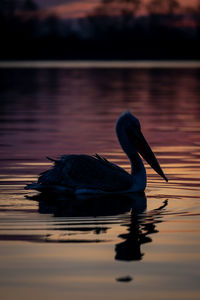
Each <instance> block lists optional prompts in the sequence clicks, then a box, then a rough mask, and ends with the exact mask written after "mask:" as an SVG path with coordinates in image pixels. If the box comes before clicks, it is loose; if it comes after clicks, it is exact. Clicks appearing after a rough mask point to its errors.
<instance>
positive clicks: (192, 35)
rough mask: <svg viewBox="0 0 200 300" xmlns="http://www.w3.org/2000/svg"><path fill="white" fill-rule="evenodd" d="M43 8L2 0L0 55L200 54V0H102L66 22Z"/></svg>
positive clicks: (155, 56)
mask: <svg viewBox="0 0 200 300" xmlns="http://www.w3.org/2000/svg"><path fill="white" fill-rule="evenodd" d="M144 8H145V14H143V15H142V14H138V12H139V11H140V10H141V11H144ZM39 11H40V8H39V7H38V6H37V5H36V4H35V3H34V1H33V0H3V2H2V4H1V5H0V36H1V47H0V49H1V50H0V59H199V58H200V1H199V4H197V6H196V7H193V8H192V7H187V8H186V7H181V5H180V4H179V2H178V1H177V0H149V2H148V3H147V4H146V5H145V7H144V3H143V1H141V0H102V1H101V3H100V4H99V6H97V7H96V9H95V10H94V11H93V12H91V13H90V14H89V15H88V16H85V17H84V18H77V19H66V20H63V19H60V18H58V17H56V16H55V15H51V16H48V17H46V18H41V15H40V14H39V13H38V12H39Z"/></svg>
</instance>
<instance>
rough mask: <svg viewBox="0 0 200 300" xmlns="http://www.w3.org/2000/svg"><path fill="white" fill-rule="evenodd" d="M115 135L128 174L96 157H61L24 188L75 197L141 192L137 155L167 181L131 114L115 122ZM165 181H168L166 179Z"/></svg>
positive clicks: (142, 176) (143, 173)
mask: <svg viewBox="0 0 200 300" xmlns="http://www.w3.org/2000/svg"><path fill="white" fill-rule="evenodd" d="M116 134H117V137H118V140H119V142H120V144H121V147H122V149H123V150H124V152H125V153H126V154H127V156H128V158H129V160H130V163H131V174H129V173H128V172H126V171H125V170H124V169H122V168H121V167H119V166H117V165H115V164H113V163H111V162H109V161H108V160H106V159H105V158H103V157H100V156H99V155H97V154H96V155H95V156H89V155H63V156H62V157H61V159H60V160H55V161H54V162H55V163H54V166H53V167H52V168H51V169H50V170H47V171H45V172H43V173H42V174H41V175H40V177H39V179H38V182H37V183H33V184H29V185H27V187H26V189H36V190H39V191H51V190H55V191H60V192H62V191H70V192H72V193H74V194H119V193H127V192H128V193H130V192H138V191H144V189H145V187H146V171H145V167H144V164H143V161H142V159H141V157H140V155H139V154H138V152H139V153H140V154H141V155H142V156H143V157H144V158H145V159H146V160H147V162H148V163H149V164H150V165H151V166H152V167H153V168H154V169H155V170H156V172H157V173H158V174H160V175H161V176H162V177H163V178H164V179H166V177H165V175H164V173H163V171H162V170H161V168H160V166H159V163H158V161H157V160H156V158H155V156H154V154H153V152H152V151H151V149H150V147H149V145H148V144H147V142H146V141H145V139H144V137H143V135H142V133H141V128H140V123H139V121H138V119H137V118H136V117H134V116H133V115H132V114H131V113H130V112H125V113H124V114H122V115H121V116H120V117H119V119H118V120H117V123H116ZM166 180H167V179H166Z"/></svg>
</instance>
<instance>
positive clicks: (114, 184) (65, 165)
mask: <svg viewBox="0 0 200 300" xmlns="http://www.w3.org/2000/svg"><path fill="white" fill-rule="evenodd" d="M38 184H40V185H41V186H42V185H43V186H52V185H53V186H63V187H66V188H70V189H72V190H73V191H76V190H78V189H92V190H101V191H105V192H119V191H123V190H128V189H129V188H130V187H131V186H132V184H133V178H132V176H131V175H130V174H129V173H127V172H126V171H124V170H123V169H122V168H120V167H118V166H117V165H115V164H113V163H110V162H109V161H107V160H106V159H105V158H102V157H100V156H99V155H96V156H89V155H63V156H62V157H61V159H60V160H57V161H55V163H54V166H53V167H52V168H51V169H50V170H48V171H45V172H43V173H42V174H41V175H40V177H39V179H38Z"/></svg>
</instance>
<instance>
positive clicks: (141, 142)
mask: <svg viewBox="0 0 200 300" xmlns="http://www.w3.org/2000/svg"><path fill="white" fill-rule="evenodd" d="M134 144H135V146H136V148H137V151H138V152H139V153H140V154H141V155H142V157H143V158H144V159H145V160H146V161H147V162H148V164H149V165H150V166H151V167H152V168H153V169H154V170H155V171H156V172H157V173H158V174H159V175H160V176H161V177H162V178H164V179H165V180H166V181H168V179H167V177H166V176H165V174H164V173H163V170H162V169H161V167H160V165H159V162H158V161H157V159H156V157H155V154H154V153H153V151H152V150H151V148H150V146H149V144H148V143H147V141H146V140H145V138H144V136H143V134H142V132H141V131H139V132H137V134H136V140H135V143H134Z"/></svg>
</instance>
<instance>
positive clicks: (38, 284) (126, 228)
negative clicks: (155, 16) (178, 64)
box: [0, 68, 200, 299]
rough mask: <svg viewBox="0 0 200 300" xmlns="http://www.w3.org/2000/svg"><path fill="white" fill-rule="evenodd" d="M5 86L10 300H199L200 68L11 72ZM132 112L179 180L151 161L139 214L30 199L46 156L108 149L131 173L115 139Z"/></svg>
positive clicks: (119, 205) (128, 207) (2, 126)
mask: <svg viewBox="0 0 200 300" xmlns="http://www.w3.org/2000/svg"><path fill="white" fill-rule="evenodd" d="M0 79H1V80H0V82H1V84H0V104H1V110H0V136H1V140H0V159H1V171H0V182H1V194H0V217H1V218H0V244H1V248H0V265H1V271H0V290H1V294H2V295H3V296H4V299H11V298H13V297H14V295H15V298H16V294H17V293H18V294H19V295H20V297H19V298H20V299H27V297H29V299H35V297H38V298H39V299H40V298H42V297H46V298H48V299H55V298H57V297H60V298H61V299H62V298H66V297H67V298H70V299H78V298H80V297H81V296H83V295H84V297H85V298H87V299H94V298H95V299H101V298H102V297H104V298H106V299H107V298H109V299H122V298H123V299H132V297H133V295H134V296H135V297H136V298H137V299H146V298H147V297H148V299H161V298H162V299H199V283H198V281H199V280H198V278H199V263H198V262H199V250H200V243H199V232H200V230H199V221H200V219H199V214H200V207H199V201H200V188H199V186H200V130H199V128H200V119H199V115H200V85H199V79H200V71H199V69H198V68H195V69H194V68H187V69H183V68H182V69H179V68H174V69H166V68H163V69H161V68H159V69H158V68H142V69H138V68H137V69H134V68H129V69H128V68H126V69H124V68H116V69H109V68H105V69H95V68H90V69H88V68H86V69H84V68H80V69H75V68H73V69H72V68H65V69H62V68H59V69H56V68H55V69H44V68H41V69H28V68H26V69H23V68H22V69H17V68H15V69H14V68H13V69H12V68H11V69H0ZM126 109H130V110H131V112H132V113H133V114H135V115H136V116H137V117H138V118H139V119H140V121H141V124H142V130H143V132H144V135H145V136H146V138H147V140H148V141H149V143H150V145H151V147H152V148H153V150H154V151H155V153H156V155H157V157H158V159H159V161H160V163H161V166H162V167H163V169H164V171H165V173H166V175H167V177H168V178H169V183H165V182H164V181H163V180H162V179H161V178H160V177H159V176H158V175H157V174H155V172H154V171H153V170H152V169H151V168H150V167H149V166H147V165H146V167H147V174H148V186H147V189H146V198H144V197H143V201H142V200H140V201H139V202H138V203H140V205H141V207H140V210H139V211H138V206H136V205H135V204H134V203H137V201H136V200H133V199H132V200H131V199H129V200H128V201H124V199H118V200H117V199H111V200H110V201H107V202H106V204H105V203H104V202H101V201H99V202H98V201H96V202H95V203H94V202H92V200H91V199H90V201H89V200H88V202H87V203H85V202H74V201H73V200H71V201H68V202H67V203H64V202H63V201H62V200H61V201H57V204H56V203H55V202H54V199H53V200H52V199H41V198H38V196H37V195H36V193H35V192H30V193H28V198H27V192H26V191H24V190H23V187H24V186H25V184H26V183H28V182H31V181H35V180H36V179H37V175H38V174H39V173H40V172H42V171H44V170H45V169H47V168H49V167H50V166H51V163H49V161H47V160H46V159H45V157H46V156H50V157H51V156H52V157H57V156H59V155H60V154H64V153H65V154H68V153H88V154H93V153H99V154H101V155H103V156H106V158H108V159H110V160H111V161H112V162H114V163H117V164H119V165H120V166H122V167H123V168H125V169H126V170H127V171H130V165H129V162H128V160H127V158H126V157H125V156H124V154H123V153H122V151H121V149H120V146H119V145H118V142H117V139H116V136H115V131H114V127H115V121H116V119H117V117H118V115H119V114H120V113H121V112H123V111H124V110H126ZM144 199H146V200H145V201H144ZM133 204H134V205H133ZM142 204H143V205H142ZM146 206H147V208H146ZM133 293H134V294H133Z"/></svg>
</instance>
